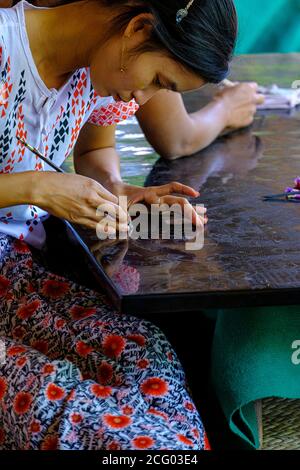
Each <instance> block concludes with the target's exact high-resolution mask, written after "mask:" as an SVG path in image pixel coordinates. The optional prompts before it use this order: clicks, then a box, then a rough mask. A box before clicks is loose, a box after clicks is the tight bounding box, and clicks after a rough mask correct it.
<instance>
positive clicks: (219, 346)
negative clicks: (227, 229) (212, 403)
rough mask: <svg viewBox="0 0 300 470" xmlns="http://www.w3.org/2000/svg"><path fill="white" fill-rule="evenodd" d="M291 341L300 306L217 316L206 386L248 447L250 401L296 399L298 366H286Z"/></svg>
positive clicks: (253, 424)
mask: <svg viewBox="0 0 300 470" xmlns="http://www.w3.org/2000/svg"><path fill="white" fill-rule="evenodd" d="M296 340H299V342H300V306H293V307H274V308H273V307H270V308H269V307H268V308H249V309H242V310H241V309H234V310H222V311H219V312H218V318H217V322H216V329H215V336H214V341H213V349H212V381H213V385H214V387H215V390H216V393H217V396H218V399H219V401H220V404H221V406H222V408H223V411H224V413H225V416H226V418H227V420H228V423H229V426H230V429H231V430H232V431H233V432H234V433H236V434H237V435H238V436H239V437H240V438H241V439H243V440H244V442H246V443H247V444H248V445H249V448H256V449H257V448H259V444H260V443H259V430H258V423H257V418H256V412H255V402H256V400H260V399H263V398H267V397H280V398H289V399H300V364H299V365H296V364H294V363H293V361H292V358H293V354H294V355H295V354H296V353H297V350H294V349H293V348H292V345H293V343H294V342H295V341H296ZM298 349H300V348H299V346H298ZM298 357H299V358H300V353H299V355H298Z"/></svg>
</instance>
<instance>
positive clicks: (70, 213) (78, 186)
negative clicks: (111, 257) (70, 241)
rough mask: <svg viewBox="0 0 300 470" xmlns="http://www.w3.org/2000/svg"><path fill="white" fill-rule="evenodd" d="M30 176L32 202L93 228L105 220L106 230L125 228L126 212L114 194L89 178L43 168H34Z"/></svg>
mask: <svg viewBox="0 0 300 470" xmlns="http://www.w3.org/2000/svg"><path fill="white" fill-rule="evenodd" d="M33 180H34V182H33V189H32V203H33V204H34V205H37V206H39V207H40V208H41V209H44V210H45V211H47V212H49V213H50V214H52V215H55V216H56V217H60V218H62V219H66V220H68V221H70V222H72V223H74V224H79V225H83V226H85V227H87V228H90V229H93V230H94V229H95V230H96V228H97V229H98V230H99V225H98V224H99V222H100V221H101V220H103V221H104V220H105V223H106V224H107V226H106V228H105V229H104V232H105V233H107V234H114V233H116V230H117V231H122V232H126V231H127V230H128V214H127V212H126V211H125V210H124V209H122V208H121V207H120V206H119V205H118V198H117V197H116V196H114V195H113V194H111V193H110V192H109V191H107V190H106V189H105V188H104V187H103V186H102V185H101V184H99V183H97V182H96V181H94V180H93V179H91V178H87V177H85V176H80V175H74V174H63V173H54V172H49V171H46V172H36V174H35V175H34V178H33ZM99 206H100V207H101V210H100V212H99V211H98V213H97V209H98V208H99ZM106 214H108V215H109V216H110V217H109V220H108V217H107V216H106Z"/></svg>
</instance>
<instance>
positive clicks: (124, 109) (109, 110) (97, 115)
mask: <svg viewBox="0 0 300 470" xmlns="http://www.w3.org/2000/svg"><path fill="white" fill-rule="evenodd" d="M138 109H139V106H138V105H137V104H136V102H135V101H134V100H131V101H129V102H128V103H124V102H122V101H121V102H119V103H111V104H109V105H108V106H106V107H105V106H101V107H100V108H99V109H96V110H95V111H93V112H92V114H91V116H90V118H89V121H88V122H89V123H91V124H96V125H98V126H112V125H113V124H117V123H118V122H121V121H124V120H125V119H127V118H129V117H131V116H133V115H134V114H135V113H136V112H137V110H138Z"/></svg>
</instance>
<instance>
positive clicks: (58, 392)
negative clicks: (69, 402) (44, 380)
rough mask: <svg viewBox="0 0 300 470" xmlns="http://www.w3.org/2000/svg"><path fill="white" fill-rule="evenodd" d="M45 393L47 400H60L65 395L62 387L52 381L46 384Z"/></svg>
mask: <svg viewBox="0 0 300 470" xmlns="http://www.w3.org/2000/svg"><path fill="white" fill-rule="evenodd" d="M45 393H46V397H47V398H48V400H51V401H57V400H61V399H62V398H64V396H65V391H64V389H63V388H62V387H59V386H58V385H56V384H54V383H50V384H48V385H47V388H46V392H45Z"/></svg>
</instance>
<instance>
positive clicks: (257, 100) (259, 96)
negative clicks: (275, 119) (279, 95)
mask: <svg viewBox="0 0 300 470" xmlns="http://www.w3.org/2000/svg"><path fill="white" fill-rule="evenodd" d="M264 102H265V96H264V95H262V94H261V93H257V94H256V95H255V103H256V104H263V103H264Z"/></svg>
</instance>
